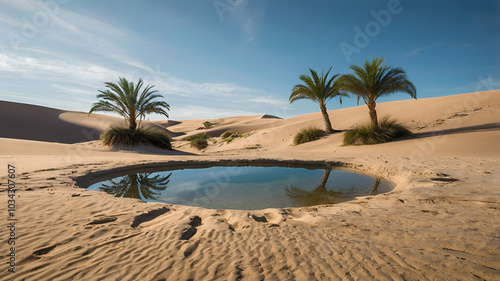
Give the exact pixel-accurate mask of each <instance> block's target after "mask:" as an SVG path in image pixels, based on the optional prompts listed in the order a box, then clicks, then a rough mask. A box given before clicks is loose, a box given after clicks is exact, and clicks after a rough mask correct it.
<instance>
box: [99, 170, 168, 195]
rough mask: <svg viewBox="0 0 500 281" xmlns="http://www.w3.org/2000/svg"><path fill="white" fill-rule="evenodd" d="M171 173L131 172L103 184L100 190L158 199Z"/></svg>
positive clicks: (113, 193) (114, 193)
mask: <svg viewBox="0 0 500 281" xmlns="http://www.w3.org/2000/svg"><path fill="white" fill-rule="evenodd" d="M171 175H172V173H169V174H168V175H166V176H162V175H161V174H152V173H137V174H130V175H126V176H124V177H121V178H118V179H113V180H111V181H110V182H109V183H107V184H103V185H102V186H101V187H100V190H102V191H105V192H107V193H109V194H112V195H114V196H115V197H126V198H135V199H140V200H143V201H145V200H157V199H158V197H159V196H160V195H161V191H163V190H165V189H166V188H167V185H168V183H169V182H170V179H169V178H170V176H171Z"/></svg>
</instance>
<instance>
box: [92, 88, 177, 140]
mask: <svg viewBox="0 0 500 281" xmlns="http://www.w3.org/2000/svg"><path fill="white" fill-rule="evenodd" d="M104 84H105V85H106V87H107V88H108V89H106V90H104V91H101V90H99V92H100V94H98V95H97V98H98V99H100V100H99V101H98V102H96V103H94V104H93V105H92V108H91V109H90V111H89V114H91V113H93V112H97V111H101V112H114V113H117V114H119V115H121V116H122V117H123V118H124V119H125V122H126V123H127V125H128V128H122V127H116V126H113V127H111V128H110V129H109V130H107V131H105V132H104V133H103V134H102V135H101V140H102V141H103V142H104V144H107V145H120V144H121V145H137V144H138V143H145V144H151V145H154V146H157V147H160V148H163V149H172V146H171V143H170V142H171V138H170V136H169V134H168V133H167V131H166V130H165V129H162V128H159V127H155V128H142V127H141V126H140V125H141V124H140V123H141V121H142V120H143V119H144V118H145V117H146V115H147V114H151V113H156V114H160V115H164V116H165V117H167V118H168V113H167V110H169V109H170V105H169V104H168V103H166V102H165V101H160V100H158V99H159V98H163V96H162V95H160V94H158V91H157V90H153V88H154V85H147V86H145V87H144V88H143V85H144V82H143V81H142V79H139V81H138V82H137V84H134V83H133V82H129V81H127V79H125V78H119V82H118V83H117V84H115V83H111V82H106V83H104Z"/></svg>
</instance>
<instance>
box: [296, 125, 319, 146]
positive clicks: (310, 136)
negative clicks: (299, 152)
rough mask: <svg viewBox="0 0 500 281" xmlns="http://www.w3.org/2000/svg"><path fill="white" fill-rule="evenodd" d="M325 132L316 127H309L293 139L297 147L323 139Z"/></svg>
mask: <svg viewBox="0 0 500 281" xmlns="http://www.w3.org/2000/svg"><path fill="white" fill-rule="evenodd" d="M322 134H323V131H322V130H321V129H319V128H316V127H308V128H305V129H302V130H300V131H299V132H298V133H297V134H296V135H295V138H294V139H293V143H294V144H295V145H297V144H301V143H305V142H310V141H315V140H317V139H319V138H320V137H321V135H322Z"/></svg>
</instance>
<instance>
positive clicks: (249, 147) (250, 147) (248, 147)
mask: <svg viewBox="0 0 500 281" xmlns="http://www.w3.org/2000/svg"><path fill="white" fill-rule="evenodd" d="M259 148H260V146H247V147H245V149H259Z"/></svg>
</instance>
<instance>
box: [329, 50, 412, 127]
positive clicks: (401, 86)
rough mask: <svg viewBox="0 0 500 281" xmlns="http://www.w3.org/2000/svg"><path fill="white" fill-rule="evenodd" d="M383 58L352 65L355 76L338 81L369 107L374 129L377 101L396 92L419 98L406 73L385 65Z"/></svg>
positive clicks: (350, 75) (341, 78)
mask: <svg viewBox="0 0 500 281" xmlns="http://www.w3.org/2000/svg"><path fill="white" fill-rule="evenodd" d="M383 62H384V59H383V58H380V57H378V58H373V60H372V61H371V62H368V60H365V64H364V65H363V66H356V65H351V67H350V68H351V69H352V70H353V71H354V73H353V74H345V75H342V76H341V77H340V78H339V79H337V82H338V85H339V87H340V89H341V90H343V91H346V92H350V93H353V94H355V95H356V96H357V97H358V103H359V99H363V101H364V102H365V103H366V105H367V106H368V109H369V111H370V118H371V122H372V126H373V127H378V118H377V110H376V109H375V107H376V105H377V104H376V100H377V99H378V98H379V97H381V96H387V95H390V94H393V93H396V92H405V93H407V94H409V95H410V96H411V97H412V98H414V99H416V98H417V88H415V85H413V83H412V82H411V81H410V80H409V79H408V76H407V75H406V72H405V71H404V70H403V69H402V68H400V67H396V68H392V67H389V66H387V65H383Z"/></svg>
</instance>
